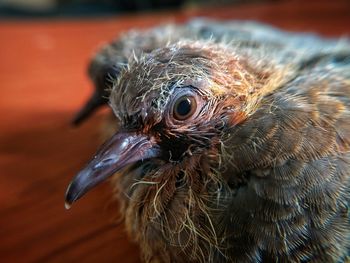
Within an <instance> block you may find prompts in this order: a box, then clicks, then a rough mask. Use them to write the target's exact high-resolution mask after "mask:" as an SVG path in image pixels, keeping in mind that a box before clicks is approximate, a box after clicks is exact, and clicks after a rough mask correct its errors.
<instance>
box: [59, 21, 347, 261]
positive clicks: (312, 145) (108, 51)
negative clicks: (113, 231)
mask: <svg viewBox="0 0 350 263" xmlns="http://www.w3.org/2000/svg"><path fill="white" fill-rule="evenodd" d="M89 72H90V76H91V78H92V79H93V80H94V82H95V85H96V83H97V85H96V90H97V91H95V93H94V95H93V97H94V96H95V98H99V100H100V103H97V104H95V106H96V105H97V106H100V105H103V104H105V103H108V104H109V106H110V107H111V109H112V111H113V114H114V115H115V116H116V118H115V121H113V125H115V134H114V135H112V136H111V138H110V139H109V140H107V142H105V143H104V144H103V145H102V146H101V148H100V150H98V151H97V153H96V155H95V156H94V157H93V158H92V160H91V161H90V162H89V163H88V164H87V165H86V166H85V167H84V168H83V169H82V170H81V171H80V172H79V173H78V174H77V175H76V176H75V177H74V178H73V180H72V181H71V183H70V184H69V186H68V188H67V191H66V206H67V207H70V206H71V205H72V204H73V203H74V202H75V201H77V200H78V199H79V198H81V197H82V196H83V195H84V194H85V193H87V192H88V191H89V190H90V189H92V188H93V187H95V186H96V185H98V184H99V183H100V182H102V181H104V180H106V179H107V178H112V179H111V182H112V184H113V185H115V187H116V188H117V192H116V195H117V197H118V200H119V202H120V207H121V208H120V210H121V214H122V215H123V219H124V221H125V227H126V229H127V232H128V233H129V236H130V238H131V239H132V240H133V241H135V242H137V243H138V244H139V246H140V249H141V252H140V253H141V258H142V260H143V261H145V262H240V263H241V262H345V261H346V260H347V259H348V255H349V254H350V253H349V251H350V250H349V247H350V224H349V218H350V217H349V198H350V193H349V187H350V121H349V120H350V42H349V40H348V39H346V38H343V39H331V38H324V37H321V36H318V35H316V34H311V33H298V32H286V31H283V30H281V29H278V28H275V27H272V26H269V25H265V24H261V23H258V22H252V21H215V20H209V19H204V18H201V19H193V20H190V21H188V22H186V23H184V24H168V25H160V26H156V27H153V28H150V29H146V30H132V31H129V32H126V33H125V34H124V35H122V36H120V37H118V38H116V39H114V40H113V41H112V42H111V43H109V44H107V45H106V46H105V47H103V48H102V49H101V50H100V51H99V52H98V53H97V54H96V55H95V57H94V58H93V59H92V61H91V63H90V66H89ZM96 94H97V95H96ZM99 96H100V97H99ZM101 96H104V97H103V98H102V97H101ZM90 106H91V103H90ZM97 106H96V107H97ZM88 108H89V107H88ZM90 108H91V109H92V108H94V107H90ZM91 112H92V111H91V110H89V111H88V113H86V111H85V113H86V114H83V115H86V116H85V117H87V116H88V115H89V114H90V113H91ZM80 116H81V114H80ZM77 119H78V121H80V118H79V117H78V118H77ZM77 119H76V120H77ZM111 125H112V124H111ZM112 175H113V177H112Z"/></svg>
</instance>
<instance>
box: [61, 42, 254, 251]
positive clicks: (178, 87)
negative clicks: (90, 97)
mask: <svg viewBox="0 0 350 263" xmlns="http://www.w3.org/2000/svg"><path fill="white" fill-rule="evenodd" d="M202 45H203V44H199V43H196V42H189V43H179V44H176V45H172V46H169V47H166V48H163V49H159V50H155V51H153V52H152V53H150V54H147V55H144V56H142V57H140V58H133V59H132V60H131V61H130V63H129V66H128V67H127V68H125V69H123V70H122V71H121V75H120V77H119V78H118V80H117V81H116V82H115V84H114V87H113V89H112V91H111V95H110V105H111V107H112V109H113V111H114V113H115V115H116V116H117V118H118V119H119V127H120V128H119V131H118V132H117V133H116V134H115V135H114V136H113V137H112V138H111V139H110V140H109V141H108V142H106V143H105V144H104V145H103V146H102V148H101V149H100V150H99V151H98V152H97V154H96V156H95V157H94V158H93V159H92V160H91V162H90V163H89V164H88V165H87V166H86V167H85V168H84V169H83V170H82V171H81V172H80V173H79V174H78V175H77V176H76V177H75V178H74V179H73V181H72V182H71V184H70V186H69V188H68V190H67V194H66V201H67V203H68V204H71V203H73V202H74V201H76V200H77V199H78V198H80V197H81V196H82V195H83V194H85V193H86V192H87V191H88V190H89V189H91V188H92V187H94V186H96V185H97V184H98V183H100V182H102V181H103V180H105V179H106V178H108V177H109V176H111V175H112V174H114V173H116V172H118V171H120V170H123V172H122V173H120V174H119V175H118V178H119V181H120V185H121V186H120V188H121V192H123V195H127V196H128V198H127V201H125V202H126V203H127V204H126V205H125V204H124V206H127V208H126V211H124V212H125V214H127V215H126V218H127V220H128V218H129V221H130V222H129V226H130V225H132V228H136V229H139V228H141V230H143V231H141V232H142V233H143V237H144V236H147V230H146V228H147V229H150V228H151V226H150V224H149V222H150V221H152V222H155V221H157V220H156V218H159V220H160V221H158V222H157V223H156V224H155V225H158V227H153V228H152V229H153V231H155V228H157V231H160V232H161V233H163V234H162V236H166V234H164V233H165V231H166V230H164V229H173V230H174V231H173V233H183V228H186V227H188V228H193V227H194V226H195V224H193V222H192V221H193V220H194V217H195V214H197V215H198V216H199V218H200V219H198V220H202V221H203V220H204V221H207V220H209V221H211V216H207V215H208V213H209V212H208V211H207V207H210V206H215V205H217V202H216V201H215V200H216V199H215V198H211V196H215V197H218V196H221V197H220V198H224V196H223V195H222V193H221V192H220V191H222V190H223V189H224V186H223V184H225V183H222V178H221V177H220V176H221V175H220V164H221V157H222V148H221V147H222V143H223V139H224V137H225V136H227V135H228V133H229V131H230V130H231V129H232V128H233V127H235V126H236V125H237V124H239V123H240V122H242V121H244V119H245V117H246V111H245V109H247V108H249V107H247V105H248V103H247V100H246V99H245V98H246V96H247V93H249V92H251V91H250V90H249V89H248V88H247V83H250V82H251V81H252V79H253V78H254V75H253V74H252V73H249V72H248V71H247V70H246V69H244V66H245V68H247V67H246V65H244V61H240V59H239V58H238V57H237V56H235V55H234V53H233V52H232V53H229V52H227V50H225V48H224V47H221V46H217V45H214V44H207V45H204V46H202ZM196 194H197V195H196ZM199 197H200V198H199ZM216 208H217V207H216ZM214 210H215V209H214ZM165 211H166V212H165ZM193 213H194V214H193ZM128 214H129V215H130V216H129V217H128ZM161 214H162V216H160V215H161ZM174 215H176V217H174ZM185 221H188V223H185ZM204 221H203V222H204ZM168 224H171V225H172V226H171V227H170V226H169V227H168V228H166V227H165V225H168ZM208 225H212V222H210V224H208ZM163 228H164V229H163ZM189 232H192V233H194V236H198V233H202V234H201V235H199V236H201V238H203V239H206V240H209V239H211V238H213V236H214V234H213V235H212V236H211V237H208V236H207V234H208V233H214V232H215V231H212V229H210V230H208V229H201V230H200V229H191V230H189V231H188V233H187V234H186V235H185V236H187V238H189V236H191V234H189ZM137 233H140V231H136V234H135V235H139V234H137ZM169 235H170V234H169ZM169 235H168V237H167V238H169ZM179 235H183V234H179ZM183 238H185V237H183V236H182V237H179V236H178V237H176V238H174V240H182V239H183ZM138 239H142V237H140V238H138ZM185 239H186V238H185ZM174 242H175V241H174ZM176 242H177V241H176ZM179 242H185V241H183V240H182V241H179ZM211 243H213V244H214V243H215V241H212V242H211Z"/></svg>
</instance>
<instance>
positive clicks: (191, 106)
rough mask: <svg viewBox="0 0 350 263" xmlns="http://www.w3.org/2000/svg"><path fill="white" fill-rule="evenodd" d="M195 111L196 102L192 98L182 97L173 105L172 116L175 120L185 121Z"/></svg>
mask: <svg viewBox="0 0 350 263" xmlns="http://www.w3.org/2000/svg"><path fill="white" fill-rule="evenodd" d="M196 109H197V102H196V100H195V98H194V97H192V96H188V95H185V96H182V97H180V98H179V99H177V101H176V102H175V104H174V108H173V115H174V117H175V119H177V120H185V119H187V118H189V117H191V116H192V115H193V113H195V111H196Z"/></svg>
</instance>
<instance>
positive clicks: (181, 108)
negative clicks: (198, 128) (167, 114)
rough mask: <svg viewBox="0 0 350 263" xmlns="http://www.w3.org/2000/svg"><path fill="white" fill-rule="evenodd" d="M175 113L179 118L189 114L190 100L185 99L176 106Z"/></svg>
mask: <svg viewBox="0 0 350 263" xmlns="http://www.w3.org/2000/svg"><path fill="white" fill-rule="evenodd" d="M176 112H177V114H179V115H180V116H186V115H187V114H189V113H190V112H191V100H190V99H189V98H185V99H183V100H182V101H180V102H179V104H177V107H176Z"/></svg>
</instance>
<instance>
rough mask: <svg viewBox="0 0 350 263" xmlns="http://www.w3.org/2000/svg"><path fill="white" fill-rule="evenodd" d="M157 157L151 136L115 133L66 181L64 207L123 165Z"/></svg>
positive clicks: (154, 142) (157, 150) (157, 148)
mask: <svg viewBox="0 0 350 263" xmlns="http://www.w3.org/2000/svg"><path fill="white" fill-rule="evenodd" d="M157 156H159V147H158V145H157V143H156V141H155V140H154V139H153V138H150V137H148V136H146V135H142V134H136V133H117V134H115V135H114V136H113V137H112V138H111V139H109V140H108V141H107V142H105V143H104V145H102V147H101V148H100V150H99V151H98V152H97V153H96V155H95V156H94V158H93V159H92V160H91V161H90V162H89V163H88V164H87V165H86V166H85V168H83V169H82V170H81V171H80V172H79V173H78V174H77V175H76V176H75V177H74V178H73V180H72V181H71V183H70V184H69V186H68V188H67V191H66V208H67V209H68V208H70V206H71V204H72V203H74V202H75V201H76V200H78V199H79V198H80V197H82V196H83V195H84V194H85V193H86V192H88V191H89V190H90V189H91V188H93V187H94V186H96V185H98V184H99V183H101V182H103V181H105V180H106V179H107V178H108V177H110V176H111V175H113V174H114V173H116V172H117V171H119V170H120V169H122V168H124V167H125V166H127V165H129V164H132V163H135V162H137V161H140V160H145V159H149V158H154V157H157Z"/></svg>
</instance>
